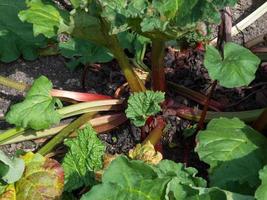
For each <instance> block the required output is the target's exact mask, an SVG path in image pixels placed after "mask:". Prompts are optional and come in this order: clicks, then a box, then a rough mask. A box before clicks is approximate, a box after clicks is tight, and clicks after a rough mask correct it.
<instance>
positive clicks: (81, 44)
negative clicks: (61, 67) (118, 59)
mask: <svg viewBox="0 0 267 200" xmlns="http://www.w3.org/2000/svg"><path fill="white" fill-rule="evenodd" d="M59 48H60V52H61V54H62V55H63V56H64V57H66V58H69V59H71V61H72V62H71V63H75V65H69V66H71V69H75V67H77V66H78V65H79V64H80V63H81V64H92V63H105V62H109V61H111V60H112V59H113V55H112V54H111V53H110V52H109V51H108V50H107V49H106V48H104V47H101V46H98V45H95V44H93V43H91V42H88V41H85V40H81V39H70V40H68V41H66V42H61V43H59ZM73 61H76V62H73Z"/></svg>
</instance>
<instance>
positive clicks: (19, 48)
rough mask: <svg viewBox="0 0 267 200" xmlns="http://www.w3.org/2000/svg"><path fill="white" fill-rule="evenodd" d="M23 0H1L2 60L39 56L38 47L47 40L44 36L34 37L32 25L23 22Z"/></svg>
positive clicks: (24, 6) (0, 46)
mask: <svg viewBox="0 0 267 200" xmlns="http://www.w3.org/2000/svg"><path fill="white" fill-rule="evenodd" d="M25 8H26V5H25V2H24V1H21V0H1V2H0V44H1V45H0V61H2V62H11V61H14V60H16V59H17V58H19V57H20V56H21V55H22V56H23V58H24V59H26V60H33V59H35V58H37V56H38V55H37V49H38V48H40V47H43V46H44V45H45V44H46V42H45V38H44V37H42V36H38V37H34V36H33V30H32V25H31V24H28V23H23V22H21V21H20V19H19V18H18V12H19V11H21V10H23V9H25Z"/></svg>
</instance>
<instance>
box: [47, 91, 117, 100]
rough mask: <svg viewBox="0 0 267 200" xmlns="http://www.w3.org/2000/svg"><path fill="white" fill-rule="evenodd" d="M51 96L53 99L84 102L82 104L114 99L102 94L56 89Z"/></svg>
mask: <svg viewBox="0 0 267 200" xmlns="http://www.w3.org/2000/svg"><path fill="white" fill-rule="evenodd" d="M51 95H52V96H53V97H62V98H68V99H72V100H75V101H82V102H83V101H97V100H105V99H112V97H110V96H106V95H101V94H92V93H82V92H72V91H67V90H56V89H53V90H52V91H51Z"/></svg>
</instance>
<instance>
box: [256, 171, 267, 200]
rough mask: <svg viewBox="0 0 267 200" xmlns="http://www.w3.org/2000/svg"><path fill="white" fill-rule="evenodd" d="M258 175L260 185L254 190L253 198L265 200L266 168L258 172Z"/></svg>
mask: <svg viewBox="0 0 267 200" xmlns="http://www.w3.org/2000/svg"><path fill="white" fill-rule="evenodd" d="M259 174H260V179H261V185H260V187H259V188H258V189H257V190H256V193H255V197H256V199H257V200H265V199H267V166H265V167H264V168H263V169H262V170H260V172H259Z"/></svg>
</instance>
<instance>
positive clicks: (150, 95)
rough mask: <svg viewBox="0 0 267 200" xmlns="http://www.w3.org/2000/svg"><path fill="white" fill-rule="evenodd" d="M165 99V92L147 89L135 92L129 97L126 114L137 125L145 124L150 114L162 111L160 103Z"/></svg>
mask: <svg viewBox="0 0 267 200" xmlns="http://www.w3.org/2000/svg"><path fill="white" fill-rule="evenodd" d="M164 99H165V97H164V93H163V92H153V91H149V90H147V91H146V92H138V93H134V94H132V95H131V96H130V97H129V100H128V108H127V109H126V115H127V117H128V118H129V119H130V120H132V122H133V123H134V125H135V126H143V125H145V122H146V120H147V118H148V117H149V116H151V115H155V114H157V113H158V112H160V111H161V107H160V105H159V103H161V102H163V101H164Z"/></svg>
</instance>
